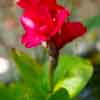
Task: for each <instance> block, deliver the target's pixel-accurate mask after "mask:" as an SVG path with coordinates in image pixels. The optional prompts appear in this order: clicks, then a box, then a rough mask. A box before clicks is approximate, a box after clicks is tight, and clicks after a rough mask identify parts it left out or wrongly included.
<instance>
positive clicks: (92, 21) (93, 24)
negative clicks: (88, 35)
mask: <svg viewBox="0 0 100 100" xmlns="http://www.w3.org/2000/svg"><path fill="white" fill-rule="evenodd" d="M83 23H84V24H85V25H86V27H87V28H88V31H91V30H93V29H95V28H98V27H100V15H97V16H93V17H91V18H88V19H86V20H84V22H83Z"/></svg>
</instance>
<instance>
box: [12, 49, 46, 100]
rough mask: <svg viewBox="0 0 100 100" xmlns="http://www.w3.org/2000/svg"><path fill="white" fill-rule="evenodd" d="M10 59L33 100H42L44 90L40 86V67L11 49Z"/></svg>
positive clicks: (23, 54)
mask: <svg viewBox="0 0 100 100" xmlns="http://www.w3.org/2000/svg"><path fill="white" fill-rule="evenodd" d="M11 54H12V58H13V59H14V61H15V63H16V65H17V68H18V69H19V72H20V74H21V77H22V79H23V81H24V83H25V84H26V86H27V87H28V88H30V89H31V92H32V95H33V96H34V98H35V97H36V98H40V99H34V100H42V99H43V100H44V97H45V93H46V92H45V89H44V88H43V86H42V69H41V68H42V66H40V65H39V64H38V63H36V61H35V60H34V59H33V58H31V57H30V56H28V55H27V54H25V53H23V52H21V51H19V50H16V49H13V50H12V53H11Z"/></svg>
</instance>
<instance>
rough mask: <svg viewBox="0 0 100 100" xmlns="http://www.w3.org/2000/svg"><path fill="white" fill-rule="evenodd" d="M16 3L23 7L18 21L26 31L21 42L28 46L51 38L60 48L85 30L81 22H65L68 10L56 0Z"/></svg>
mask: <svg viewBox="0 0 100 100" xmlns="http://www.w3.org/2000/svg"><path fill="white" fill-rule="evenodd" d="M17 4H18V5H19V6H20V7H21V8H23V15H22V16H21V18H20V21H21V24H22V25H23V27H24V29H25V31H26V32H25V34H24V36H23V37H22V43H23V44H24V45H25V46H26V47H28V48H30V47H33V46H37V45H39V44H41V43H42V42H44V41H46V42H47V41H48V40H50V39H52V40H53V41H54V42H55V44H56V46H57V48H59V49H60V48H61V47H63V46H64V45H65V44H66V43H68V42H69V41H71V40H73V39H74V38H76V37H78V36H81V35H82V34H84V33H85V32H86V29H85V28H84V26H83V25H82V24H81V23H78V22H75V23H71V22H68V23H65V19H66V18H68V16H69V15H70V13H69V10H68V9H65V8H64V7H62V6H60V5H58V4H57V3H56V0H18V1H17ZM60 31H61V33H60Z"/></svg>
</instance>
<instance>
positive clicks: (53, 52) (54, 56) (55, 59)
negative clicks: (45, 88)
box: [48, 41, 59, 93]
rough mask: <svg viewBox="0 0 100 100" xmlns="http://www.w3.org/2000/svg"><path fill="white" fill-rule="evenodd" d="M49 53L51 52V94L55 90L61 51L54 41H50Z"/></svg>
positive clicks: (49, 76)
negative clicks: (55, 77) (56, 71)
mask: <svg viewBox="0 0 100 100" xmlns="http://www.w3.org/2000/svg"><path fill="white" fill-rule="evenodd" d="M48 51H49V52H48V53H49V66H48V67H49V68H48V81H49V86H50V90H49V92H50V93H51V92H52V91H53V88H54V72H55V69H56V66H57V63H58V56H59V51H58V49H57V48H56V46H55V44H54V43H53V42H52V41H49V43H48Z"/></svg>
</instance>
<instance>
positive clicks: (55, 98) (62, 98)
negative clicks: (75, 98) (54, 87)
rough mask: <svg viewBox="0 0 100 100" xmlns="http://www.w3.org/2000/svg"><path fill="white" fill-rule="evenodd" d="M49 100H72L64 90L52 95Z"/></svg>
mask: <svg viewBox="0 0 100 100" xmlns="http://www.w3.org/2000/svg"><path fill="white" fill-rule="evenodd" d="M48 100H71V99H70V97H69V95H68V93H67V91H66V90H65V89H64V88H61V89H59V90H58V91H56V92H55V93H54V94H52V95H51V96H50V97H49V99H48Z"/></svg>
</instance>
